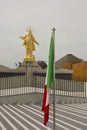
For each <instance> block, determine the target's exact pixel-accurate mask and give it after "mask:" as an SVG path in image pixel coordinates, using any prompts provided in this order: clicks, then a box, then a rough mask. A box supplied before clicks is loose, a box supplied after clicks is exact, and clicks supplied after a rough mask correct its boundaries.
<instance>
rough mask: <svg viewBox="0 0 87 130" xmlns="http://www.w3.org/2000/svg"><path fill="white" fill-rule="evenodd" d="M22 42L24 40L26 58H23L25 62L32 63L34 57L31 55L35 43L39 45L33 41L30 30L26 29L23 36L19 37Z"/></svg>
mask: <svg viewBox="0 0 87 130" xmlns="http://www.w3.org/2000/svg"><path fill="white" fill-rule="evenodd" d="M20 38H21V39H22V40H24V43H23V45H24V46H25V48H26V56H25V58H24V61H25V62H34V61H35V56H34V55H33V54H32V53H33V51H35V43H36V44H38V45H39V43H38V42H37V41H36V40H35V38H34V36H33V34H32V31H31V29H26V34H25V36H20Z"/></svg>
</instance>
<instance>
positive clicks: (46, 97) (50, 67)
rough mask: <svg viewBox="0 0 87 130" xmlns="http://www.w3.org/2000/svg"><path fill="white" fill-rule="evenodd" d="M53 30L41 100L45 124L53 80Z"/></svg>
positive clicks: (45, 122)
mask: <svg viewBox="0 0 87 130" xmlns="http://www.w3.org/2000/svg"><path fill="white" fill-rule="evenodd" d="M54 34H55V32H54V30H53V32H52V36H51V40H50V48H49V57H48V67H47V74H46V80H45V85H44V94H43V102H42V111H43V112H44V125H46V124H47V122H48V119H49V99H50V88H51V86H52V83H53V81H54Z"/></svg>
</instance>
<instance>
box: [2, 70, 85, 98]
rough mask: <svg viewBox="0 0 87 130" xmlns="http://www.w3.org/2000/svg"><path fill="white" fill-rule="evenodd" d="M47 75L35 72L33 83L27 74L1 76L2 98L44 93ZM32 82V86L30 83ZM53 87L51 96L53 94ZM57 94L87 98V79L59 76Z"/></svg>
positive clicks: (56, 80) (56, 81) (56, 87)
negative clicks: (86, 80)
mask: <svg viewBox="0 0 87 130" xmlns="http://www.w3.org/2000/svg"><path fill="white" fill-rule="evenodd" d="M45 76H46V74H45V73H41V72H38V73H37V72H33V74H32V75H31V81H30V80H29V78H30V77H29V76H28V77H26V74H25V73H19V74H13V75H11V74H10V75H5V74H3V73H2V74H0V96H11V95H18V94H20V95H22V94H26V93H38V92H39V93H43V86H44V84H45ZM29 81H30V82H31V85H30V83H29ZM29 85H30V86H29ZM53 87H54V86H53V85H52V87H51V94H53ZM55 94H56V95H62V96H70V97H81V98H87V84H86V82H85V79H81V80H77V79H66V78H65V77H63V76H61V78H60V79H59V78H58V76H57V77H56V79H55Z"/></svg>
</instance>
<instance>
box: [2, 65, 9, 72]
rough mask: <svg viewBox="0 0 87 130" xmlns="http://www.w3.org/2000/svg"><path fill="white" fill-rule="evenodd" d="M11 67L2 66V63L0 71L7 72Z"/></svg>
mask: <svg viewBox="0 0 87 130" xmlns="http://www.w3.org/2000/svg"><path fill="white" fill-rule="evenodd" d="M10 70H11V69H10V68H8V67H6V66H4V65H0V72H9V71H10Z"/></svg>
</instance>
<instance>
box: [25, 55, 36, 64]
mask: <svg viewBox="0 0 87 130" xmlns="http://www.w3.org/2000/svg"><path fill="white" fill-rule="evenodd" d="M24 61H25V62H26V63H27V62H29V63H31V62H35V56H33V55H32V56H27V57H25V58H24Z"/></svg>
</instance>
